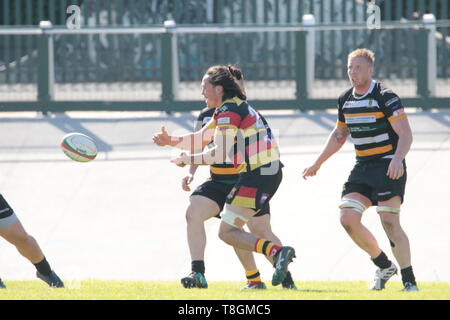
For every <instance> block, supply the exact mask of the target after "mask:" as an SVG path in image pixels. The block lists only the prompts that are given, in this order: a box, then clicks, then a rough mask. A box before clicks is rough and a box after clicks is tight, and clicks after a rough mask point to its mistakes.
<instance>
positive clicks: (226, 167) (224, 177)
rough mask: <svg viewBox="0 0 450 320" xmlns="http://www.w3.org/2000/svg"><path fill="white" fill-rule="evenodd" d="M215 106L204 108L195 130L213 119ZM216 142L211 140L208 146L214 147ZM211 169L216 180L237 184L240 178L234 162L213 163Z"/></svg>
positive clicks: (213, 178)
mask: <svg viewBox="0 0 450 320" xmlns="http://www.w3.org/2000/svg"><path fill="white" fill-rule="evenodd" d="M215 111H216V109H215V108H204V109H203V110H202V111H201V112H200V114H199V116H198V118H197V122H196V125H195V129H194V131H199V130H200V129H201V128H203V127H204V126H205V125H206V124H207V123H208V122H210V121H211V119H212V117H213V115H214V112H215ZM213 146H214V142H211V143H210V144H209V145H208V147H213ZM209 171H210V174H211V179H212V180H216V181H221V182H224V183H233V184H235V183H236V182H237V180H238V178H239V171H238V170H237V169H236V168H235V167H234V165H233V164H232V163H223V164H213V165H210V166H209Z"/></svg>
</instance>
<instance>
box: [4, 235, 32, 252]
mask: <svg viewBox="0 0 450 320" xmlns="http://www.w3.org/2000/svg"><path fill="white" fill-rule="evenodd" d="M9 241H10V242H11V243H12V244H13V245H14V246H16V247H19V248H22V247H25V246H27V245H28V244H29V243H31V242H32V241H34V238H33V237H31V236H30V235H29V234H27V233H26V232H17V233H15V234H14V235H13V236H12V237H10V238H9Z"/></svg>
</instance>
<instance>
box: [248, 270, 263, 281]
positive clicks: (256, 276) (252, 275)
mask: <svg viewBox="0 0 450 320" xmlns="http://www.w3.org/2000/svg"><path fill="white" fill-rule="evenodd" d="M245 276H246V278H247V280H248V281H249V282H252V283H255V282H261V275H260V273H259V270H258V269H255V270H245Z"/></svg>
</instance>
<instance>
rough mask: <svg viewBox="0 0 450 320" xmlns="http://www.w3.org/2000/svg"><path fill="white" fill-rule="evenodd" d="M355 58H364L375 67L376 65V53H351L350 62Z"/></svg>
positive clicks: (358, 50)
mask: <svg viewBox="0 0 450 320" xmlns="http://www.w3.org/2000/svg"><path fill="white" fill-rule="evenodd" d="M355 57H363V58H366V59H367V61H368V62H369V63H370V64H371V65H372V66H373V65H374V64H375V53H373V51H371V50H369V49H365V48H363V49H356V50H353V51H352V52H350V53H349V55H348V60H350V59H353V58H355Z"/></svg>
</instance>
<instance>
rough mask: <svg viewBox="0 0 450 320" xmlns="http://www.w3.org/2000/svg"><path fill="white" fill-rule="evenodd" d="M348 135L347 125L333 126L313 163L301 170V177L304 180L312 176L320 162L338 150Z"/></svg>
mask: <svg viewBox="0 0 450 320" xmlns="http://www.w3.org/2000/svg"><path fill="white" fill-rule="evenodd" d="M348 136H349V131H348V128H347V127H341V126H337V125H336V126H335V128H334V129H333V131H331V133H330V135H329V136H328V140H327V143H326V144H325V147H324V148H323V150H322V152H321V153H320V154H319V156H318V157H317V159H316V161H314V163H313V164H312V165H311V166H309V167H307V168H306V169H305V170H303V173H302V177H303V179H305V180H306V178H308V177H313V176H315V175H316V174H317V171H319V169H320V167H321V166H322V164H323V163H324V162H325V161H327V160H328V158H330V157H331V156H332V155H333V154H335V153H336V152H338V151H339V150H340V149H341V148H342V146H343V145H344V143H345V141H347V137H348Z"/></svg>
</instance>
